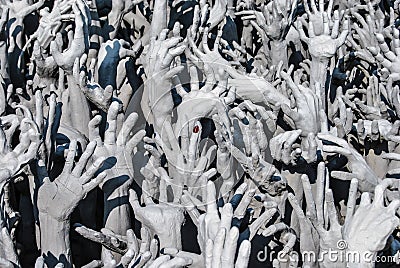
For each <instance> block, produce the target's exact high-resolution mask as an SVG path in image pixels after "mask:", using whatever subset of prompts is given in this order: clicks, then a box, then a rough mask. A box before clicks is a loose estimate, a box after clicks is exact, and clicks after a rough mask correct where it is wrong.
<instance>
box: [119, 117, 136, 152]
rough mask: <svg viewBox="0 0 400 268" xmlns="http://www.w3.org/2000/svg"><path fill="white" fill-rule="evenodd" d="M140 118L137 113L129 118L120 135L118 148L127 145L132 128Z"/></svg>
mask: <svg viewBox="0 0 400 268" xmlns="http://www.w3.org/2000/svg"><path fill="white" fill-rule="evenodd" d="M138 118H139V116H138V115H137V114H136V113H132V114H130V115H129V116H128V118H127V119H126V120H125V122H124V124H123V125H122V128H121V130H120V131H119V133H118V138H117V146H123V145H125V144H126V143H127V141H128V138H129V136H130V135H131V131H132V128H133V127H134V126H135V124H136V122H137V120H138Z"/></svg>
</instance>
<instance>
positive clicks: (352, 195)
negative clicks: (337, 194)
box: [344, 179, 358, 226]
mask: <svg viewBox="0 0 400 268" xmlns="http://www.w3.org/2000/svg"><path fill="white" fill-rule="evenodd" d="M357 188H358V180H357V179H352V180H351V183H350V189H349V197H348V198H347V209H346V218H345V223H344V224H345V225H346V226H347V225H348V224H349V223H350V222H351V220H352V218H353V215H354V210H355V207H356V199H357Z"/></svg>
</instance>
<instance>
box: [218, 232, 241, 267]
mask: <svg viewBox="0 0 400 268" xmlns="http://www.w3.org/2000/svg"><path fill="white" fill-rule="evenodd" d="M238 238H239V229H238V228H237V227H232V228H231V229H230V231H229V233H228V234H227V237H226V240H225V246H224V250H223V251H222V256H221V267H233V264H234V261H235V253H236V247H237V241H238Z"/></svg>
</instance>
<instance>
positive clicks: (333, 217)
mask: <svg viewBox="0 0 400 268" xmlns="http://www.w3.org/2000/svg"><path fill="white" fill-rule="evenodd" d="M325 196H326V208H327V210H328V215H329V223H330V226H331V227H333V228H336V229H340V224H339V220H338V216H337V212H336V207H335V200H334V199H333V193H332V190H331V189H329V190H327V191H326V193H325Z"/></svg>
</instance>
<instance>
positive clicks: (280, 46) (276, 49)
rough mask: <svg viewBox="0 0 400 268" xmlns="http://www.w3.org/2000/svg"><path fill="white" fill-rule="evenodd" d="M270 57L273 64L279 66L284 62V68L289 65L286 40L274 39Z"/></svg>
mask: <svg viewBox="0 0 400 268" xmlns="http://www.w3.org/2000/svg"><path fill="white" fill-rule="evenodd" d="M270 57H271V61H272V64H273V65H275V66H278V65H279V63H280V62H281V61H282V62H283V68H287V67H288V54H287V44H286V41H285V40H272V41H271V51H270Z"/></svg>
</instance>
